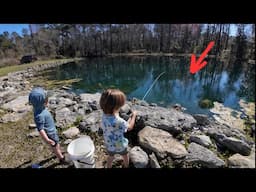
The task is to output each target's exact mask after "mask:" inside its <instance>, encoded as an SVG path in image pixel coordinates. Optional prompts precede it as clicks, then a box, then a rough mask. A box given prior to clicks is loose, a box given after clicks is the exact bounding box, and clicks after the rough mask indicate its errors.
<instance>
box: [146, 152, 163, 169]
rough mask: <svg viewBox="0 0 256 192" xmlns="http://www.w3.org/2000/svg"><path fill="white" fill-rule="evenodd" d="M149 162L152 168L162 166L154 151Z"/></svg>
mask: <svg viewBox="0 0 256 192" xmlns="http://www.w3.org/2000/svg"><path fill="white" fill-rule="evenodd" d="M149 162H150V167H151V168H161V167H160V165H159V163H158V161H157V158H156V156H155V154H154V153H152V154H151V155H149Z"/></svg>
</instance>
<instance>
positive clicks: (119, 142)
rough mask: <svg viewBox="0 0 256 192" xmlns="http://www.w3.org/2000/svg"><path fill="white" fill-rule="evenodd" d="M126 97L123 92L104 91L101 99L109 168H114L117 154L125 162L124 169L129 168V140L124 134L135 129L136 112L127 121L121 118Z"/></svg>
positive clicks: (115, 90) (114, 90)
mask: <svg viewBox="0 0 256 192" xmlns="http://www.w3.org/2000/svg"><path fill="white" fill-rule="evenodd" d="M125 100H126V97H125V95H124V93H123V92H121V91H120V90H117V89H108V90H106V91H104V92H103V93H102V95H101V98H100V107H101V108H102V110H103V113H104V114H103V117H102V129H103V136H104V143H105V146H106V148H107V152H108V159H107V167H108V168H111V167H112V161H113V159H114V155H115V154H120V155H122V157H123V160H124V167H126V168H127V167H128V166H129V157H128V150H127V148H128V140H127V139H126V138H125V137H124V132H126V131H130V130H132V129H133V127H134V124H135V118H136V115H137V112H136V111H133V112H132V116H131V117H130V118H129V119H128V121H125V120H124V119H122V118H121V117H119V110H120V108H121V107H122V106H123V105H124V104H125Z"/></svg>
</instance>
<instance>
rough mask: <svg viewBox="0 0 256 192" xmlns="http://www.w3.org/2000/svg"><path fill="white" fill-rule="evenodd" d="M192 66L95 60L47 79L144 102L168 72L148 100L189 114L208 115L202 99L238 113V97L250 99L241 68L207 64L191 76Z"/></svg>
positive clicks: (163, 60) (155, 60)
mask: <svg viewBox="0 0 256 192" xmlns="http://www.w3.org/2000/svg"><path fill="white" fill-rule="evenodd" d="M189 65H190V60H189V58H170V57H141V58H135V57H128V58H125V57H118V58H96V59H90V60H87V61H85V62H84V63H70V64H66V65H62V66H59V67H57V68H56V70H54V71H50V72H48V73H47V76H46V77H47V78H49V79H57V80H63V79H70V78H82V80H81V81H80V82H77V83H74V84H73V86H72V90H73V91H74V92H76V93H84V92H90V93H94V92H101V91H102V90H103V89H105V88H110V87H111V88H119V89H121V90H123V91H124V92H125V93H126V94H127V97H128V98H132V97H136V98H139V99H142V98H143V96H144V95H145V93H146V91H147V90H148V89H149V87H150V86H151V85H152V83H153V82H154V80H155V79H156V78H157V76H158V75H159V74H161V73H162V72H165V73H164V74H163V75H162V76H161V77H160V78H159V79H158V81H157V82H156V84H155V85H154V87H153V88H152V89H151V91H150V92H149V94H148V95H147V97H146V99H145V100H146V101H147V102H154V103H157V104H159V105H163V106H168V105H170V104H174V103H180V104H181V105H182V106H184V107H185V108H187V111H188V112H190V113H209V110H207V109H201V108H200V107H199V106H198V101H199V100H200V99H204V98H207V99H211V100H213V101H219V102H223V103H224V105H225V106H228V107H231V108H234V109H237V108H239V105H238V101H239V96H240V97H245V98H246V97H247V96H248V95H247V94H243V93H241V91H240V87H241V85H244V84H247V86H248V84H250V83H249V82H247V81H246V79H245V77H246V75H244V69H243V68H244V66H243V65H242V64H238V63H235V62H233V63H231V62H230V63H223V62H220V61H216V60H208V64H207V65H206V67H205V68H203V69H202V70H200V71H199V72H198V73H196V74H194V75H192V74H190V73H189ZM236 65H239V66H238V67H237V66H236ZM242 82H243V83H242ZM244 82H245V83H244ZM253 91H254V92H253V95H255V90H253ZM238 93H239V95H238Z"/></svg>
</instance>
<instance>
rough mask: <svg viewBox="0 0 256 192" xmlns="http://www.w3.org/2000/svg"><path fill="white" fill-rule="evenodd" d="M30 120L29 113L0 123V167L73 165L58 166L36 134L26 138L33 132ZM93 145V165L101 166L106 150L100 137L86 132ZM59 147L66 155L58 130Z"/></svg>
mask: <svg viewBox="0 0 256 192" xmlns="http://www.w3.org/2000/svg"><path fill="white" fill-rule="evenodd" d="M30 123H34V122H33V116H32V112H30V113H29V114H28V115H27V116H26V117H25V118H24V119H22V120H20V121H18V122H15V123H7V124H3V123H1V124H0V141H1V145H0V157H1V158H0V168H31V166H32V164H39V165H40V166H41V167H42V168H74V165H73V163H72V161H71V164H70V165H61V164H59V162H58V159H57V158H56V156H55V155H54V153H52V152H51V149H50V147H49V146H48V145H47V144H46V143H45V142H44V141H43V140H42V139H41V137H40V136H38V137H33V138H30V137H28V136H27V135H28V134H29V133H31V132H32V131H34V130H33V129H29V127H28V125H29V124H30ZM88 135H89V136H91V138H92V139H93V141H94V144H95V152H94V155H95V160H96V163H95V164H96V168H103V167H104V163H105V160H106V153H105V151H104V150H105V149H104V146H103V140H102V137H100V136H98V134H97V133H89V134H88ZM59 136H60V141H61V143H60V144H61V148H62V151H63V152H66V154H67V150H66V149H67V145H65V144H64V141H65V140H66V139H65V138H64V137H63V135H62V134H61V131H59Z"/></svg>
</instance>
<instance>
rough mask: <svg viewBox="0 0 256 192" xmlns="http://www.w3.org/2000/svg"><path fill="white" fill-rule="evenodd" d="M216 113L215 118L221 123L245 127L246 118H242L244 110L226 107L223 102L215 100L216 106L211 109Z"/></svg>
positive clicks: (239, 127) (234, 126)
mask: <svg viewBox="0 0 256 192" xmlns="http://www.w3.org/2000/svg"><path fill="white" fill-rule="evenodd" d="M210 111H211V112H212V113H214V115H213V118H214V120H215V121H217V122H219V123H220V124H223V125H227V126H229V127H232V128H237V129H241V130H243V129H244V128H245V124H244V120H243V119H240V115H241V114H242V112H240V111H237V110H233V109H231V108H229V107H225V106H224V105H223V104H222V103H218V102H214V108H212V109H211V110H210Z"/></svg>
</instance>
